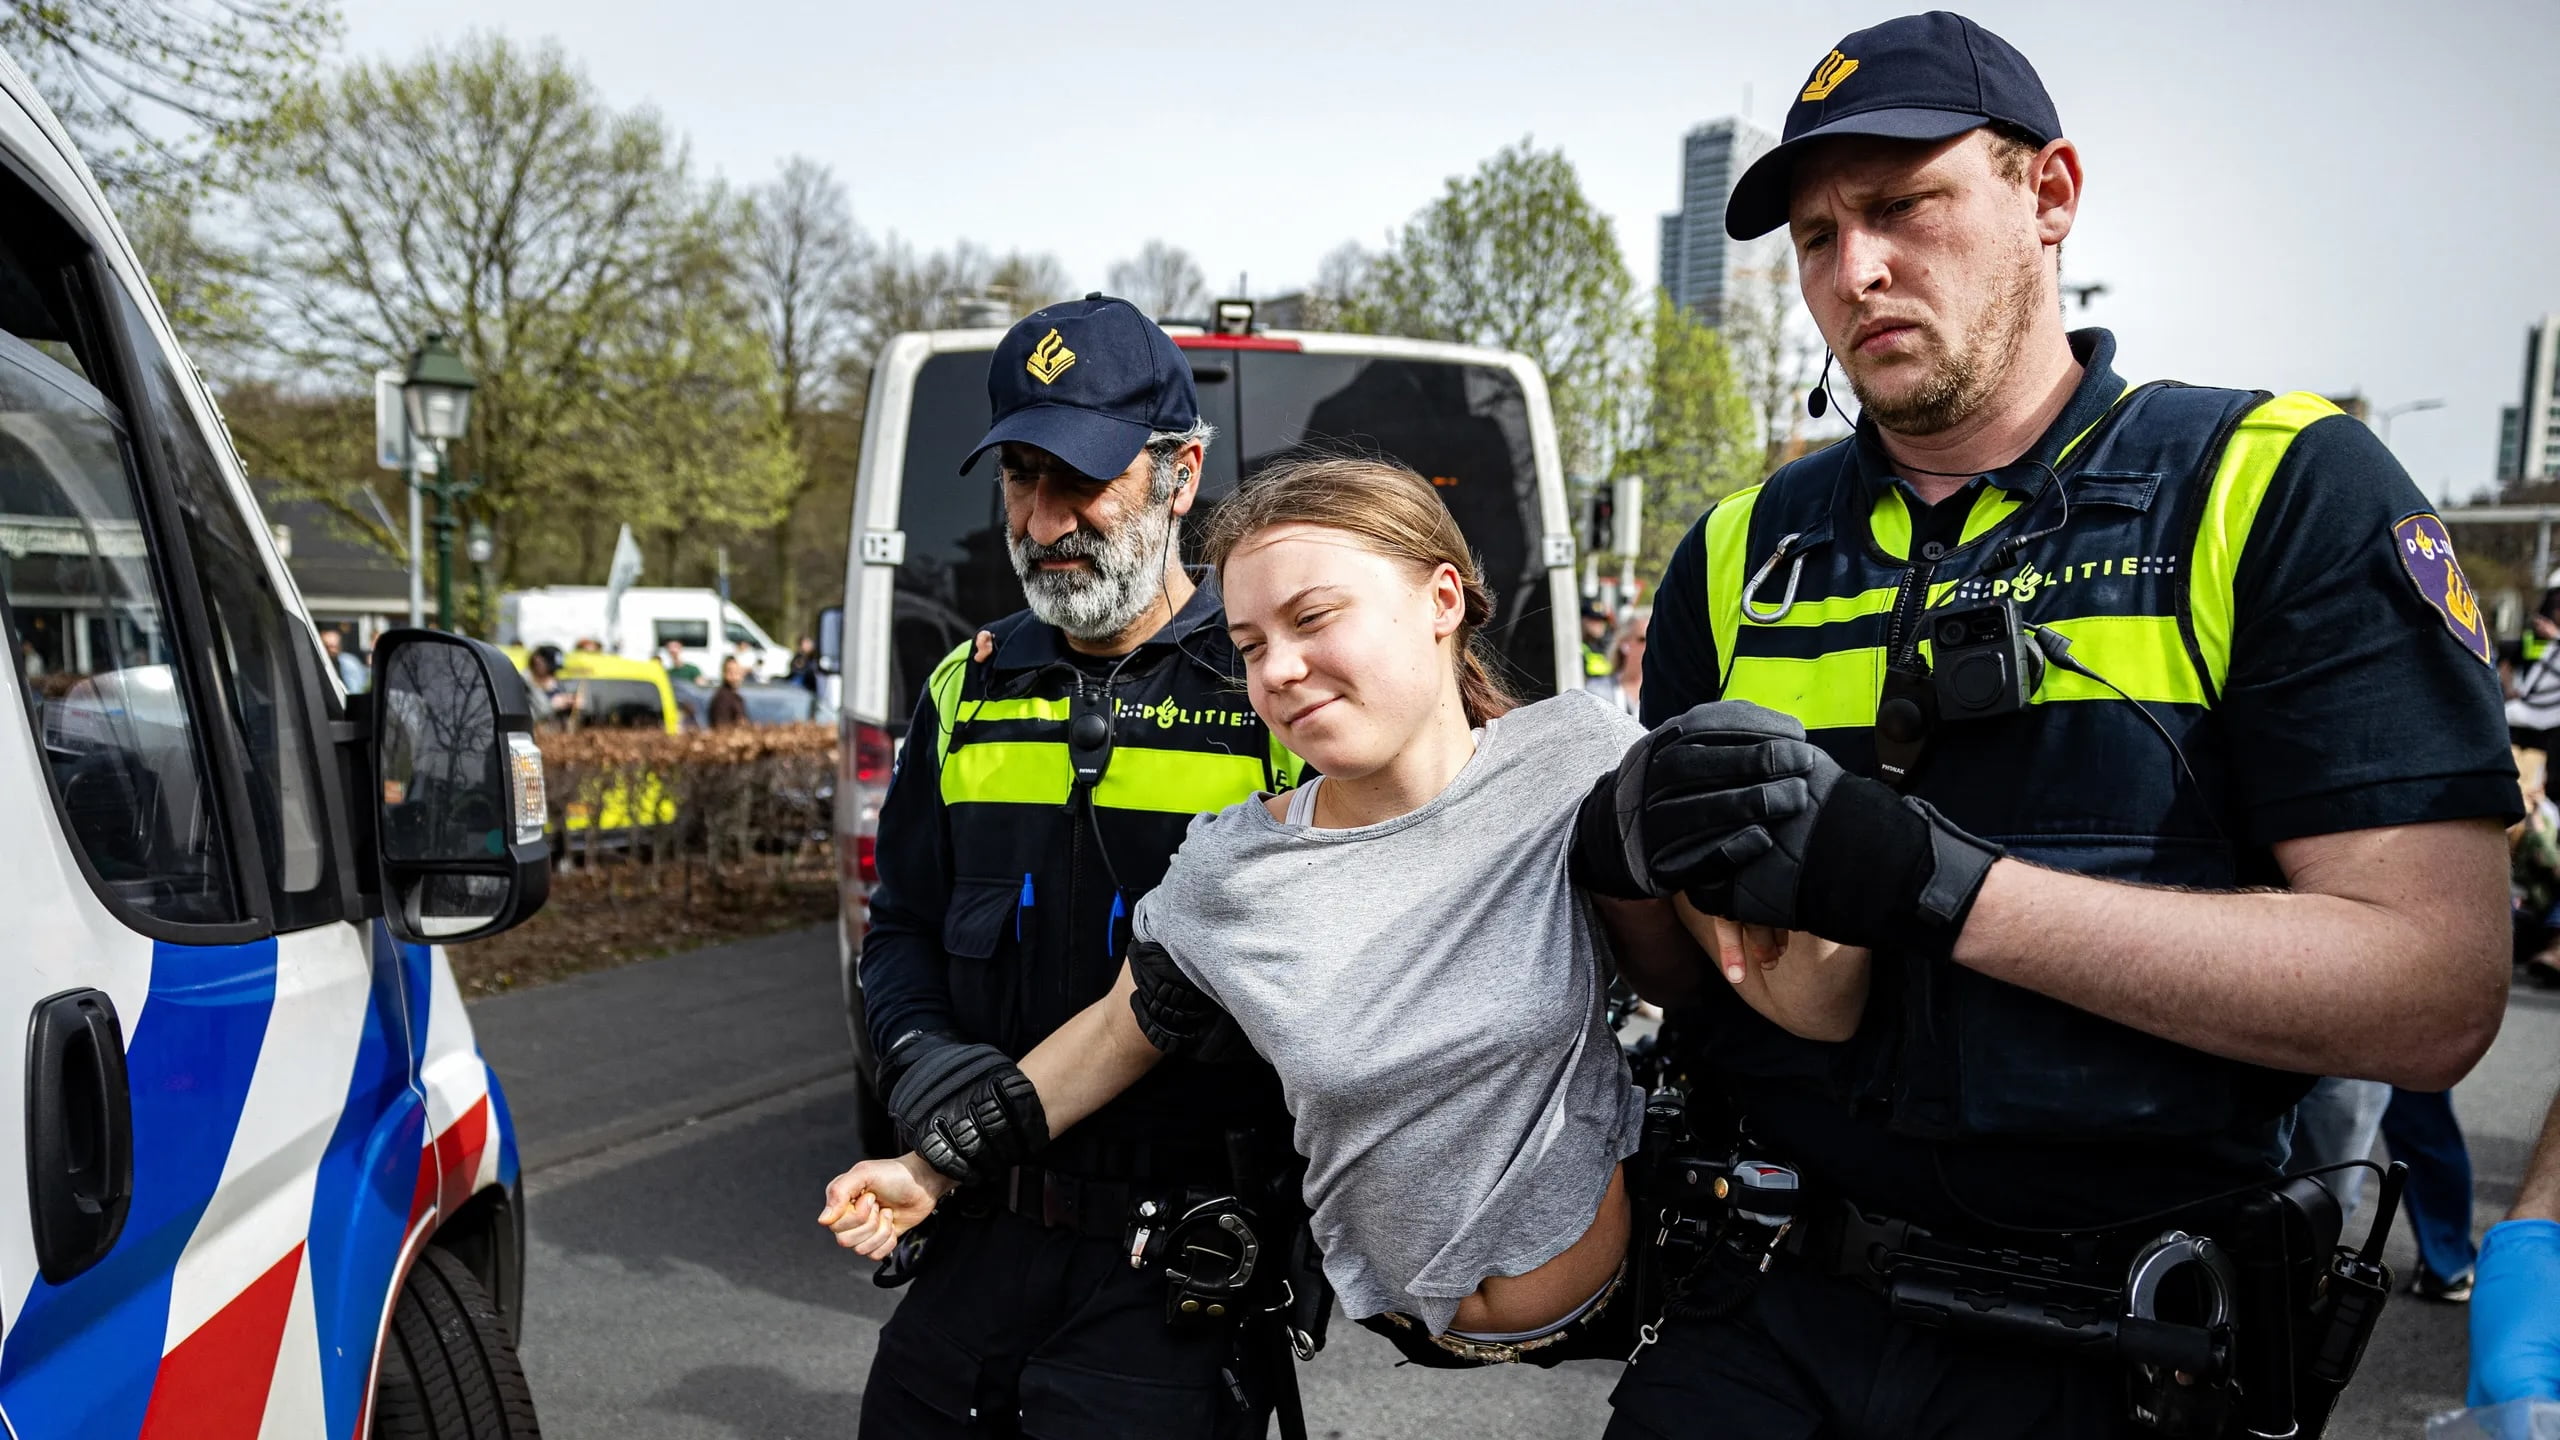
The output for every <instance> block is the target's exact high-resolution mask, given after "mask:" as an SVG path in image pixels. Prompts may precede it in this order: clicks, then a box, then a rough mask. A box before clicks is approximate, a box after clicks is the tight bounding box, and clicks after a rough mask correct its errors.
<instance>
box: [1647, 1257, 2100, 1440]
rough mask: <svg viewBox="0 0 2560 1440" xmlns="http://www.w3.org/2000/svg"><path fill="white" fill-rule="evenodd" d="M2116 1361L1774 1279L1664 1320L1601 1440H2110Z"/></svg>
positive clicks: (1838, 1290)
mask: <svg viewBox="0 0 2560 1440" xmlns="http://www.w3.org/2000/svg"><path fill="white" fill-rule="evenodd" d="M2122 1377H2123V1371H2122V1369H2121V1367H2119V1366H2118V1365H2116V1364H2115V1363H2113V1362H2091V1361H2076V1362H2075V1361H2071V1360H2068V1359H2066V1358H2064V1357H2063V1356H2061V1355H2059V1354H2057V1353H2056V1352H2054V1351H2050V1350H2041V1349H2029V1348H2025V1347H2021V1346H2003V1345H1996V1344H1986V1343H1984V1342H1982V1341H1980V1340H1978V1339H1974V1338H1972V1337H1961V1336H1955V1335H1950V1334H1948V1333H1947V1332H1945V1331H1942V1330H1924V1329H1920V1328H1918V1327H1915V1326H1911V1325H1906V1324H1903V1323H1900V1322H1898V1321H1896V1320H1895V1319H1894V1318H1893V1317H1892V1315H1891V1314H1890V1313H1889V1312H1888V1311H1887V1310H1886V1308H1885V1302H1884V1299H1883V1297H1881V1296H1878V1295H1876V1294H1874V1293H1872V1292H1870V1291H1867V1290H1864V1289H1861V1288H1859V1287H1858V1286H1857V1285H1855V1284H1852V1283H1851V1282H1849V1281H1846V1280H1836V1279H1831V1278H1829V1277H1825V1276H1816V1275H1808V1274H1803V1273H1801V1272H1788V1271H1783V1270H1782V1271H1776V1272H1772V1273H1770V1274H1767V1275H1764V1276H1762V1277H1760V1284H1759V1286H1758V1288H1757V1289H1756V1290H1755V1291H1754V1292H1753V1294H1752V1298H1751V1299H1750V1301H1749V1302H1747V1303H1746V1304H1744V1305H1743V1306H1742V1307H1741V1308H1740V1309H1739V1310H1737V1311H1736V1312H1735V1313H1733V1314H1731V1315H1728V1316H1725V1317H1723V1318H1721V1319H1717V1320H1704V1321H1674V1322H1672V1323H1671V1324H1669V1325H1667V1326H1665V1327H1664V1329H1663V1333H1662V1338H1661V1339H1659V1340H1657V1341H1655V1342H1654V1343H1653V1344H1652V1345H1649V1346H1647V1347H1646V1348H1645V1350H1644V1352H1643V1353H1642V1354H1641V1355H1639V1356H1637V1357H1636V1363H1635V1364H1634V1365H1632V1366H1630V1367H1629V1368H1628V1370H1627V1372H1626V1374H1625V1375H1624V1376H1623V1377H1621V1378H1620V1379H1619V1381H1618V1388H1617V1390H1616V1391H1615V1392H1613V1393H1612V1394H1611V1395H1610V1397H1609V1403H1610V1404H1611V1405H1612V1406H1614V1407H1615V1409H1616V1412H1617V1413H1616V1414H1615V1415H1614V1416H1613V1417H1612V1418H1611V1420H1610V1422H1609V1429H1608V1432H1607V1440H1705V1437H1718V1440H1721V1437H1727V1436H1730V1437H1734V1440H1817V1437H1818V1440H1933V1437H1939V1440H2010V1437H2016V1440H2027V1437H2031V1436H2032V1437H2036V1440H2046V1437H2054V1440H2118V1437H2125V1436H2132V1435H2137V1434H2140V1433H2142V1432H2139V1431H2136V1430H2135V1429H2134V1428H2133V1426H2132V1424H2131V1422H2130V1421H2127V1420H2125V1419H2124V1418H2122V1417H2123V1415H2124V1409H2125V1406H2124V1381H2123V1378H2122Z"/></svg>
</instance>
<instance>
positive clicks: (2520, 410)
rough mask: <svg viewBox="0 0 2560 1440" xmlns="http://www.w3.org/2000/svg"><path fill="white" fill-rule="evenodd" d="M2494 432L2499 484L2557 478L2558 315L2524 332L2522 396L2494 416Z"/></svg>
mask: <svg viewBox="0 0 2560 1440" xmlns="http://www.w3.org/2000/svg"><path fill="white" fill-rule="evenodd" d="M2498 429H2499V434H2498V479H2499V480H2500V481H2501V482H2502V483H2504V484H2508V485H2523V484H2530V483H2533V482H2536V481H2543V480H2553V479H2560V315H2545V316H2543V317H2542V318H2541V319H2540V320H2539V321H2536V322H2535V323H2534V324H2533V325H2531V326H2530V327H2528V328H2527V329H2526V330H2525V334H2524V397H2523V399H2522V400H2520V401H2519V402H2518V403H2517V405H2516V408H2515V409H2513V410H2510V411H2506V412H2504V413H2502V414H2501V415H2500V416H2499V421H2498Z"/></svg>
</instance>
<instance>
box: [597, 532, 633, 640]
mask: <svg viewBox="0 0 2560 1440" xmlns="http://www.w3.org/2000/svg"><path fill="white" fill-rule="evenodd" d="M639 578H640V542H639V541H637V540H634V539H632V538H631V527H630V526H628V525H625V526H623V527H622V534H621V535H620V536H619V537H617V538H616V539H615V540H614V542H613V569H612V570H611V571H609V572H608V573H607V574H606V575H605V580H604V648H605V649H606V650H607V651H609V652H611V653H613V654H616V655H619V654H621V653H622V592H623V591H625V590H628V589H630V588H631V582H632V581H634V580H637V579H639Z"/></svg>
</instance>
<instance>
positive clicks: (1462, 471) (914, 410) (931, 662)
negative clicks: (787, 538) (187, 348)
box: [819, 325, 1581, 1154]
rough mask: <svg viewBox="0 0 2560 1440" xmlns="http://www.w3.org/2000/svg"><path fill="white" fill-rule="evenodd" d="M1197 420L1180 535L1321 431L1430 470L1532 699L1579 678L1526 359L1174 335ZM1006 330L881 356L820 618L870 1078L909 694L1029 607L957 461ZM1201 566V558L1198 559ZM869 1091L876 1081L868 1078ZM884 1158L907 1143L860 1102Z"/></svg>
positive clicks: (1550, 482) (1566, 529) (1568, 590)
mask: <svg viewBox="0 0 2560 1440" xmlns="http://www.w3.org/2000/svg"><path fill="white" fill-rule="evenodd" d="M1171 333H1172V335H1173V339H1174V343H1175V344H1176V345H1177V346H1179V347H1181V349H1182V351H1183V353H1184V354H1185V355H1186V356H1188V357H1189V359H1190V361H1191V374H1192V379H1193V381H1194V383H1195V385H1196V386H1197V388H1198V391H1199V396H1200V414H1201V418H1202V419H1204V420H1207V421H1208V422H1209V423H1210V424H1212V425H1214V426H1216V427H1217V439H1216V441H1215V442H1214V443H1212V444H1211V445H1210V447H1209V451H1208V456H1207V460H1206V463H1205V464H1204V465H1203V467H1202V472H1201V476H1200V494H1199V500H1198V502H1197V503H1196V504H1195V506H1194V508H1193V510H1192V512H1191V517H1190V519H1189V520H1188V521H1187V522H1186V523H1185V524H1184V526H1183V535H1184V538H1185V543H1186V545H1189V544H1191V543H1193V542H1195V541H1196V538H1197V537H1198V536H1199V535H1201V534H1203V533H1205V532H1206V530H1207V528H1208V524H1207V522H1208V518H1209V516H1210V515H1212V514H1214V513H1215V511H1216V508H1217V506H1218V504H1219V503H1220V502H1221V501H1223V500H1224V499H1225V498H1226V497H1227V496H1229V495H1232V494H1234V493H1235V490H1236V487H1237V485H1238V484H1239V483H1242V482H1244V481H1248V480H1250V479H1251V478H1252V477H1253V476H1254V475H1255V474H1257V473H1258V472H1260V471H1261V470H1262V469H1263V468H1264V467H1265V466H1267V465H1269V464H1271V463H1272V462H1273V461H1275V460H1277V459H1279V458H1281V457H1282V456H1284V455H1286V454H1288V453H1290V452H1291V451H1294V450H1297V449H1299V448H1300V447H1303V446H1307V445H1310V444H1314V445H1324V446H1335V447H1351V448H1355V449H1361V450H1368V451H1375V452H1379V453H1384V454H1386V455H1390V456H1393V457H1394V458H1396V459H1398V460H1401V461H1403V462H1404V463H1406V464H1408V465H1410V466H1412V467H1413V468H1414V469H1416V470H1418V471H1420V472H1421V473H1422V474H1424V475H1427V476H1429V477H1430V478H1431V481H1432V484H1433V485H1434V487H1435V488H1437V489H1438V491H1439V494H1440V497H1441V499H1442V500H1444V501H1446V502H1447V504H1448V506H1449V509H1450V510H1451V512H1452V513H1454V514H1455V515H1456V516H1457V517H1458V523H1459V526H1460V528H1462V529H1463V530H1464V531H1465V532H1466V535H1467V539H1468V542H1469V543H1470V544H1471V545H1473V546H1474V547H1475V550H1476V553H1477V554H1478V555H1479V556H1480V557H1482V560H1483V562H1484V569H1485V575H1486V578H1487V579H1488V580H1489V581H1490V582H1491V584H1492V586H1493V590H1494V594H1495V598H1496V604H1497V608H1496V610H1495V614H1494V617H1493V620H1492V621H1491V623H1489V624H1488V625H1486V626H1485V629H1484V635H1485V638H1486V639H1487V640H1488V641H1490V642H1491V643H1492V644H1493V646H1494V647H1495V648H1496V649H1497V650H1498V651H1500V653H1501V654H1502V656H1503V658H1504V659H1505V660H1506V661H1508V662H1509V669H1510V672H1511V679H1512V681H1513V683H1514V684H1515V686H1516V687H1517V688H1518V689H1519V690H1521V691H1522V692H1523V694H1524V695H1526V696H1530V697H1535V696H1539V695H1550V694H1553V693H1555V692H1556V691H1557V690H1558V689H1559V688H1560V687H1563V686H1567V685H1578V684H1580V683H1581V661H1580V646H1581V639H1580V631H1579V629H1578V621H1577V612H1578V605H1577V603H1576V598H1575V591H1574V575H1573V559H1574V549H1573V537H1572V523H1571V520H1570V513H1569V510H1568V508H1567V504H1566V499H1565V478H1564V465H1563V461H1562V459H1561V457H1560V452H1559V451H1558V449H1557V445H1556V428H1555V415H1554V412H1553V409H1552V407H1551V406H1550V404H1549V402H1548V398H1547V386H1546V380H1545V377H1544V376H1543V375H1541V374H1540V373H1539V370H1538V367H1537V366H1536V365H1535V364H1534V363H1533V362H1531V361H1530V360H1529V359H1527V358H1526V357H1525V356H1521V355H1515V354H1509V353H1506V352H1501V351H1494V350H1480V349H1475V348H1472V347H1469V346H1463V345H1449V344H1442V343H1438V342H1433V341H1421V340H1401V339H1395V338H1392V337H1387V336H1378V335H1328V334H1316V333H1305V332H1289V331H1268V332H1265V331H1255V330H1252V329H1251V328H1250V326H1249V325H1248V326H1247V328H1246V332H1245V333H1241V334H1223V333H1222V334H1204V333H1201V332H1200V331H1199V330H1198V329H1197V328H1186V327H1173V328H1172V329H1171ZM1003 335H1004V332H1003V331H1001V330H937V331H932V332H928V333H911V334H904V335H899V336H897V337H895V338H894V339H892V340H891V341H890V342H889V343H888V345H887V347H886V348H885V349H883V350H882V351H881V353H880V358H879V361H878V363H877V364H875V365H874V366H873V368H872V372H871V375H872V379H871V396H870V401H869V406H868V410H867V412H866V416H867V418H866V420H865V423H864V428H863V439H862V461H861V467H860V470H859V472H858V473H857V475H856V477H855V479H854V497H853V534H852V537H851V541H852V543H851V553H850V555H849V557H848V563H847V568H846V571H845V604H844V606H843V609H842V611H841V612H840V613H839V612H836V611H830V612H829V613H827V614H826V615H824V616H822V617H821V618H820V621H819V634H820V637H821V639H820V650H821V660H820V663H821V666H822V668H824V669H827V670H828V671H830V672H831V673H830V675H829V679H830V680H831V681H835V682H837V684H836V685H835V687H834V688H836V689H837V690H838V691H839V693H840V696H841V699H840V702H839V703H840V704H841V705H842V712H841V717H840V721H839V723H840V725H841V727H842V731H843V736H844V739H843V744H842V745H841V746H840V747H839V753H840V755H841V757H842V758H841V774H840V776H839V778H838V782H837V792H838V795H839V797H840V798H841V800H842V802H843V803H840V804H838V805H837V807H836V825H837V832H838V833H837V837H836V839H837V846H838V849H839V852H840V854H841V855H842V857H843V859H842V862H841V871H842V874H843V894H844V900H843V907H842V925H841V927H840V928H841V935H840V942H841V955H842V959H843V968H844V997H845V1011H846V1018H847V1020H848V1022H849V1024H850V1025H851V1028H852V1035H853V1046H854V1053H855V1059H856V1061H857V1065H856V1069H857V1072H858V1073H859V1074H861V1075H863V1076H865V1077H867V1076H869V1075H870V1074H871V1072H872V1068H873V1066H872V1061H871V1056H870V1044H869V1041H868V1040H867V1038H866V1037H865V1035H864V1031H863V1023H862V991H861V985H860V981H859V978H858V976H857V975H856V973H855V961H856V960H857V959H858V958H859V957H860V955H861V952H862V932H863V927H864V923H865V916H866V914H867V913H868V904H869V897H870V892H871V886H872V885H873V883H875V882H876V881H877V879H878V872H877V870H876V869H875V867H874V865H873V856H874V854H875V846H876V844H877V835H878V826H879V813H880V801H881V799H882V798H883V797H884V796H885V795H886V794H887V792H888V784H889V775H890V770H891V767H892V764H893V762H894V757H895V755H896V748H897V746H898V745H899V744H900V743H902V741H903V740H904V738H905V732H906V729H907V723H908V719H909V717H910V716H912V715H913V714H914V713H915V706H916V697H917V696H918V694H919V693H920V692H921V691H922V690H923V688H924V684H925V679H926V677H927V676H929V675H931V674H932V673H933V668H934V666H935V665H937V664H938V663H940V662H941V660H942V657H943V656H945V655H947V654H949V653H950V652H951V649H952V647H953V646H955V645H957V644H959V643H960V642H961V641H963V640H965V639H967V638H968V637H969V636H970V635H971V634H972V633H973V632H975V631H976V629H977V628H978V627H979V626H981V625H984V624H986V623H987V622H988V621H990V620H994V619H997V618H999V617H1001V616H1004V615H1007V614H1010V613H1011V612H1013V611H1015V610H1019V609H1021V608H1022V606H1023V603H1024V602H1023V595H1022V586H1021V582H1020V581H1018V580H1017V579H1016V578H1015V577H1014V573H1013V566H1012V563H1011V561H1010V559H1009V558H1008V554H1007V548H1006V545H1005V538H1004V502H1003V499H1002V496H1001V495H1000V494H999V493H998V489H997V486H996V485H995V484H994V482H993V478H992V477H993V465H992V463H991V462H981V468H980V471H979V474H978V475H977V476H976V477H975V478H971V477H966V476H962V475H960V474H959V473H957V472H958V469H959V465H960V461H961V460H962V459H964V458H966V457H967V456H968V454H969V452H970V450H971V449H972V448H973V447H974V446H975V445H976V444H977V442H978V439H979V437H980V436H981V435H983V434H984V433H985V432H986V429H987V426H988V424H989V421H990V412H989V409H988V404H987V383H986V382H987V359H988V355H989V354H990V352H992V351H993V350H994V349H995V346H996V342H997V341H998V340H1000V339H1002V338H1003ZM1195 558H1196V557H1195ZM866 1083H867V1082H866ZM860 1114H861V1116H862V1119H861V1124H862V1127H863V1131H864V1137H865V1145H866V1148H867V1149H869V1150H870V1151H871V1153H874V1154H878V1153H886V1152H884V1151H882V1150H881V1149H880V1148H879V1147H881V1146H884V1145H889V1144H891V1143H892V1141H891V1139H890V1137H889V1136H888V1134H887V1132H886V1128H885V1127H886V1121H885V1117H884V1116H883V1113H882V1112H881V1111H880V1109H879V1107H878V1105H877V1104H876V1102H874V1101H873V1100H871V1099H870V1098H869V1097H868V1096H867V1095H866V1097H865V1098H864V1100H863V1101H862V1102H861V1107H860Z"/></svg>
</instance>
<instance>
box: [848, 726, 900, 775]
mask: <svg viewBox="0 0 2560 1440" xmlns="http://www.w3.org/2000/svg"><path fill="white" fill-rule="evenodd" d="M897 753H898V747H897V742H896V741H894V740H891V739H890V738H889V732H888V731H886V730H883V729H881V728H880V727H879V726H877V725H861V724H857V725H855V726H854V727H853V782H854V783H855V784H857V785H886V784H888V783H889V767H890V765H891V764H892V763H894V762H895V760H896V758H897Z"/></svg>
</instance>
